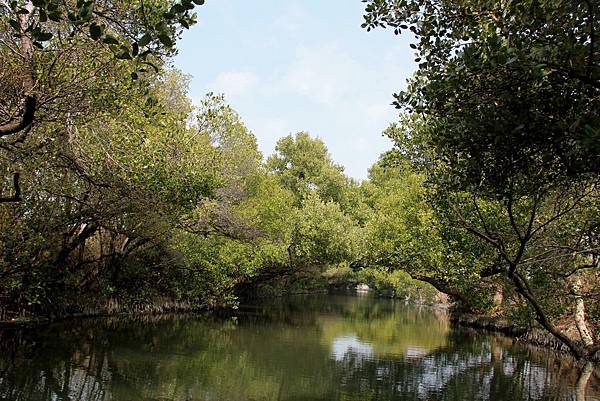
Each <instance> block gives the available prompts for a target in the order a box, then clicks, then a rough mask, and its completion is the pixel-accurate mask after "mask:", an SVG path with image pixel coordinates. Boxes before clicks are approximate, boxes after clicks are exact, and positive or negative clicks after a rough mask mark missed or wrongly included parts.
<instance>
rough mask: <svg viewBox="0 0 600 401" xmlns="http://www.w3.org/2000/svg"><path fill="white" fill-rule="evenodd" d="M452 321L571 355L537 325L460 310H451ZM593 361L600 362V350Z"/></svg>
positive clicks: (566, 348) (455, 323) (466, 326)
mask: <svg viewBox="0 0 600 401" xmlns="http://www.w3.org/2000/svg"><path fill="white" fill-rule="evenodd" d="M450 322H451V323H452V324H453V325H454V326H458V327H465V328H469V329H475V330H480V331H487V332H491V333H500V334H503V335H505V336H507V337H510V338H512V339H513V340H515V341H516V342H520V343H525V344H529V345H534V346H536V347H541V348H546V349H552V350H554V351H558V352H561V353H565V354H569V355H571V352H570V350H569V348H568V347H567V346H566V345H565V344H563V343H562V342H560V341H559V340H558V339H557V338H555V337H554V336H552V335H551V334H550V333H548V332H545V331H544V330H542V329H539V328H536V327H531V328H526V327H519V326H516V325H513V324H510V323H509V322H507V321H506V320H503V319H496V318H493V317H489V316H481V315H472V314H468V313H458V312H450ZM591 361H592V362H600V352H597V353H596V355H595V356H594V357H593V358H592V359H591Z"/></svg>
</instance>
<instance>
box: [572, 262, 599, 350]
mask: <svg viewBox="0 0 600 401" xmlns="http://www.w3.org/2000/svg"><path fill="white" fill-rule="evenodd" d="M571 287H572V289H573V293H574V294H575V326H577V330H578V331H579V335H580V336H581V341H582V342H583V345H585V346H586V347H591V346H593V345H594V337H593V336H592V332H591V331H590V329H589V328H588V325H587V322H586V320H585V301H584V300H583V296H582V295H581V287H582V283H581V277H580V276H579V274H577V273H576V274H575V276H574V278H573V279H572V281H571Z"/></svg>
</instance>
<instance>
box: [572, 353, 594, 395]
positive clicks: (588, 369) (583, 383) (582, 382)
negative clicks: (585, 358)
mask: <svg viewBox="0 0 600 401" xmlns="http://www.w3.org/2000/svg"><path fill="white" fill-rule="evenodd" d="M593 371H594V365H592V363H591V362H587V363H586V364H585V366H584V367H583V369H582V370H581V374H580V375H579V380H577V385H576V387H575V397H576V399H577V401H586V399H587V398H586V390H587V385H588V381H589V380H590V377H591V376H592V372H593Z"/></svg>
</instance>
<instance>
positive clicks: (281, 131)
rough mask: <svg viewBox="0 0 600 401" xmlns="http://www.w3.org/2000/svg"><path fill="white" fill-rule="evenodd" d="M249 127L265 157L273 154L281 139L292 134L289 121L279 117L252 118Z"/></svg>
mask: <svg viewBox="0 0 600 401" xmlns="http://www.w3.org/2000/svg"><path fill="white" fill-rule="evenodd" d="M248 127H249V128H250V130H251V131H252V132H253V133H254V135H256V138H257V139H258V145H259V148H260V150H261V152H262V153H263V154H264V155H265V157H268V156H270V155H271V154H272V153H273V151H274V150H275V145H276V143H277V141H278V140H279V139H280V138H282V137H284V136H286V135H288V134H289V133H290V132H291V131H290V128H289V123H288V121H287V120H285V119H283V118H277V117H259V118H250V119H249V120H248Z"/></svg>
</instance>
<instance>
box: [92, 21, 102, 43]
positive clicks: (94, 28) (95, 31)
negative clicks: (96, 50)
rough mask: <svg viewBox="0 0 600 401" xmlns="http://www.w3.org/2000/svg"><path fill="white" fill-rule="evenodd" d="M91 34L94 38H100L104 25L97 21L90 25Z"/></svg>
mask: <svg viewBox="0 0 600 401" xmlns="http://www.w3.org/2000/svg"><path fill="white" fill-rule="evenodd" d="M90 36H91V37H92V39H94V40H98V39H100V37H101V36H102V27H101V26H100V25H98V24H96V23H94V24H92V25H90Z"/></svg>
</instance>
